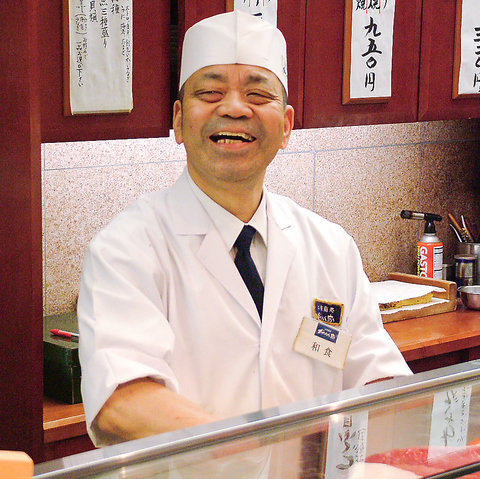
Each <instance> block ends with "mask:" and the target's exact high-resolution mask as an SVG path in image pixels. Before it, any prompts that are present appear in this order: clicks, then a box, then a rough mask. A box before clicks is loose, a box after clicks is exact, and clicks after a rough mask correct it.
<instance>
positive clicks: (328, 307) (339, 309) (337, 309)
mask: <svg viewBox="0 0 480 479" xmlns="http://www.w3.org/2000/svg"><path fill="white" fill-rule="evenodd" d="M313 314H314V316H315V319H316V320H317V321H322V322H323V323H325V324H330V325H331V326H340V325H341V324H342V316H343V304H340V303H331V302H328V301H320V300H319V299H316V300H315V301H314V302H313Z"/></svg>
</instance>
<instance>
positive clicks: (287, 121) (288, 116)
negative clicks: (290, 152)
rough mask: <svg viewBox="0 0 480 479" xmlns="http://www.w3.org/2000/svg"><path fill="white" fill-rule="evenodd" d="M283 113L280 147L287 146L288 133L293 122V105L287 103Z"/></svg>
mask: <svg viewBox="0 0 480 479" xmlns="http://www.w3.org/2000/svg"><path fill="white" fill-rule="evenodd" d="M284 115H285V116H284V123H283V141H282V149H285V148H286V147H287V145H288V140H289V139H290V134H291V133H292V129H293V122H294V121H295V111H294V110H293V106H291V105H287V106H286V107H285V113H284Z"/></svg>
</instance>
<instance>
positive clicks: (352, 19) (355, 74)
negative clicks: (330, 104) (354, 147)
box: [343, 0, 395, 105]
mask: <svg viewBox="0 0 480 479" xmlns="http://www.w3.org/2000/svg"><path fill="white" fill-rule="evenodd" d="M394 18H395V0H382V1H379V2H375V4H370V2H363V3H362V2H355V1H354V0H346V7H345V46H344V48H345V49H344V65H343V104H344V105H345V104H349V103H375V102H387V101H388V100H389V99H390V97H391V96H392V57H393V25H394Z"/></svg>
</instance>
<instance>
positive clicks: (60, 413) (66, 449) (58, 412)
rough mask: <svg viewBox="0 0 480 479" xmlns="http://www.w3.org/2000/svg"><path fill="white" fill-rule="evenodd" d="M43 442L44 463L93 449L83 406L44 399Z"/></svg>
mask: <svg viewBox="0 0 480 479" xmlns="http://www.w3.org/2000/svg"><path fill="white" fill-rule="evenodd" d="M43 442H44V456H45V458H44V460H45V461H51V460H53V459H58V458H60V457H65V456H70V455H72V454H78V453H80V452H85V451H90V450H92V449H94V446H93V444H92V442H91V441H90V438H89V437H88V435H87V426H86V423H85V412H84V409H83V404H65V403H61V402H59V401H55V400H53V399H50V398H46V397H45V398H44V400H43Z"/></svg>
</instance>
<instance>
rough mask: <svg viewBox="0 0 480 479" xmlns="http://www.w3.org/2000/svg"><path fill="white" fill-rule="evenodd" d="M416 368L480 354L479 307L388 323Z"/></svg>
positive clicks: (468, 359) (465, 359)
mask: <svg viewBox="0 0 480 479" xmlns="http://www.w3.org/2000/svg"><path fill="white" fill-rule="evenodd" d="M385 329H386V330H387V331H388V332H389V333H390V336H391V337H392V338H393V340H394V341H395V343H396V344H397V346H398V347H399V349H400V351H401V352H402V354H403V357H404V358H405V360H406V361H407V362H408V363H409V365H410V367H411V368H412V370H413V372H416V373H417V372H421V371H427V370H430V369H436V368H439V367H443V366H450V365H452V364H458V363H461V362H466V361H471V360H473V359H479V358H480V311H474V310H471V309H466V308H464V307H463V306H462V305H461V304H459V306H458V308H457V310H456V311H452V312H451V313H441V314H435V315H433V316H425V317H423V318H413V319H406V320H403V321H396V322H393V323H387V324H385Z"/></svg>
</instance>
